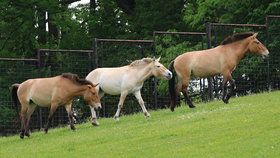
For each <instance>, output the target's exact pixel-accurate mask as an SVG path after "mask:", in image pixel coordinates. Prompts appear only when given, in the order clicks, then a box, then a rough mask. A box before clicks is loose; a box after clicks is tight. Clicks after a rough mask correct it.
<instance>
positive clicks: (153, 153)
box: [0, 91, 280, 158]
mask: <svg viewBox="0 0 280 158" xmlns="http://www.w3.org/2000/svg"><path fill="white" fill-rule="evenodd" d="M126 106H128V105H126ZM151 115H152V117H151V118H148V119H145V118H144V115H143V114H142V113H139V114H135V115H130V116H123V117H121V118H120V121H119V122H116V121H114V120H113V119H112V118H109V119H101V120H100V121H99V122H100V124H101V125H100V126H99V127H92V125H91V124H90V123H89V122H88V123H85V124H81V125H77V126H76V127H77V131H75V132H72V131H71V130H70V129H69V127H65V128H58V129H51V130H50V131H49V133H48V134H44V133H43V132H35V133H32V135H31V137H30V138H26V139H24V140H21V139H20V138H19V136H18V135H16V136H12V137H1V138H0V157H1V158H6V157H7V158H12V157H102V158H105V157H227V158H228V157H246V158H249V157H254V158H256V157H279V156H280V91H276V92H271V93H263V94H257V95H251V96H246V97H240V98H234V99H231V100H230V103H229V104H223V103H222V102H221V101H213V102H210V103H202V104H198V105H197V108H195V109H189V108H187V107H186V106H185V105H184V106H182V107H180V108H177V109H175V112H171V111H170V110H169V109H166V110H158V111H151Z"/></svg>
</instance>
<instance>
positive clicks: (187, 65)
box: [174, 48, 222, 77]
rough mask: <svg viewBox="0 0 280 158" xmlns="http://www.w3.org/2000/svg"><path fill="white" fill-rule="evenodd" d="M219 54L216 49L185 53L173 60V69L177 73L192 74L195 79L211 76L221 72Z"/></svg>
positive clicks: (220, 57)
mask: <svg viewBox="0 0 280 158" xmlns="http://www.w3.org/2000/svg"><path fill="white" fill-rule="evenodd" d="M221 54H222V53H221V52H220V51H218V50H217V48H213V49H207V50H201V51H192V52H186V53H184V54H181V55H179V56H178V57H177V58H176V59H175V62H174V67H175V69H176V71H179V73H180V71H181V72H182V73H186V72H187V74H188V75H190V74H191V73H192V74H193V75H195V76H197V77H208V76H213V75H216V74H219V73H220V71H221V62H222V56H221Z"/></svg>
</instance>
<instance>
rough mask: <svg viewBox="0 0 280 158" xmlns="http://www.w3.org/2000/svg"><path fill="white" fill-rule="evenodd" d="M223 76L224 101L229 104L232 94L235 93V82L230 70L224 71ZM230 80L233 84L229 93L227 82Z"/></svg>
mask: <svg viewBox="0 0 280 158" xmlns="http://www.w3.org/2000/svg"><path fill="white" fill-rule="evenodd" d="M223 78H224V79H223V86H222V91H223V97H222V100H223V102H224V103H226V104H228V100H229V98H230V97H231V95H232V94H233V91H234V87H235V83H234V81H233V79H232V76H231V74H230V72H227V73H224V74H223ZM228 81H229V82H230V85H231V91H230V92H229V93H228V92H227V82H228Z"/></svg>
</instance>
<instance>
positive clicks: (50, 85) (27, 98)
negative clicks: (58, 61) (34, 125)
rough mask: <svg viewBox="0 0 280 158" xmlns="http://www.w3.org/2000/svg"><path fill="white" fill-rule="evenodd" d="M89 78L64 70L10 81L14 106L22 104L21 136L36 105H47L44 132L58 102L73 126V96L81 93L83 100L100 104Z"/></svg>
mask: <svg viewBox="0 0 280 158" xmlns="http://www.w3.org/2000/svg"><path fill="white" fill-rule="evenodd" d="M95 86H96V85H93V84H92V83H91V82H90V81H88V80H85V79H80V78H79V77H78V75H76V74H71V73H64V74H62V75H60V76H56V77H51V78H38V79H29V80H26V81H24V82H23V83H21V84H13V85H12V88H11V89H12V91H11V93H12V98H13V101H14V103H15V105H16V106H17V103H18V101H19V102H20V104H21V112H20V116H21V132H20V138H24V135H25V136H28V137H29V136H30V133H29V121H30V117H31V115H32V113H33V112H34V110H35V108H36V106H37V105H38V106H41V107H50V113H49V116H48V121H47V124H46V126H45V132H46V133H47V132H48V128H49V123H50V121H51V119H52V116H53V113H54V112H55V111H56V109H57V107H58V106H64V107H65V109H66V111H67V113H68V118H69V122H70V127H71V129H72V130H75V127H74V118H73V113H72V101H73V99H74V98H75V97H76V96H83V98H84V100H85V102H86V103H87V104H89V105H90V107H92V108H101V104H100V98H99V96H98V93H96V90H95V88H94V87H95Z"/></svg>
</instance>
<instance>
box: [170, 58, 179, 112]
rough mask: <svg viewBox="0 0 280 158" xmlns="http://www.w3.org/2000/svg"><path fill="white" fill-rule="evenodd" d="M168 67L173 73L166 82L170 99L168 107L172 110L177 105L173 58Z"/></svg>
mask: <svg viewBox="0 0 280 158" xmlns="http://www.w3.org/2000/svg"><path fill="white" fill-rule="evenodd" d="M168 69H169V71H171V72H172V74H173V77H172V78H171V79H170V80H169V82H168V89H169V95H170V100H171V102H170V109H171V111H174V108H175V106H176V105H177V94H176V88H175V77H176V73H175V71H174V60H173V61H172V62H171V63H170V64H169V66H168Z"/></svg>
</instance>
